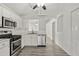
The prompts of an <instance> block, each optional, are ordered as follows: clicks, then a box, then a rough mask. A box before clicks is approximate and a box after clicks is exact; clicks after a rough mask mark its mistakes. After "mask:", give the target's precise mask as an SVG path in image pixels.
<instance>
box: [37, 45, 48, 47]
mask: <svg viewBox="0 0 79 59" xmlns="http://www.w3.org/2000/svg"><path fill="white" fill-rule="evenodd" d="M37 47H46V45H38V46H37Z"/></svg>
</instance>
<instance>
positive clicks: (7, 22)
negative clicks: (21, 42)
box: [2, 16, 16, 28]
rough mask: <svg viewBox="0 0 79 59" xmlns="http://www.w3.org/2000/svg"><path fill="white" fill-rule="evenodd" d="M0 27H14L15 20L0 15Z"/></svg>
mask: <svg viewBox="0 0 79 59" xmlns="http://www.w3.org/2000/svg"><path fill="white" fill-rule="evenodd" d="M2 27H4V28H13V27H16V22H13V21H11V20H10V18H7V17H3V16H2Z"/></svg>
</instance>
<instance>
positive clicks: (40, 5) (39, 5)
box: [37, 3, 45, 7]
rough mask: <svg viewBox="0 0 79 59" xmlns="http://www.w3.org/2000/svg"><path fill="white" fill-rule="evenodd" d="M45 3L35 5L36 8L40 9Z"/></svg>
mask: <svg viewBox="0 0 79 59" xmlns="http://www.w3.org/2000/svg"><path fill="white" fill-rule="evenodd" d="M44 4H45V3H37V6H38V7H42V6H43V5H44Z"/></svg>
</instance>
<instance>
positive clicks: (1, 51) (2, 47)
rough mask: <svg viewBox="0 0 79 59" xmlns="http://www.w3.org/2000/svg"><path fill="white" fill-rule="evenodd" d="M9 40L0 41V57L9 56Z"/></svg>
mask: <svg viewBox="0 0 79 59" xmlns="http://www.w3.org/2000/svg"><path fill="white" fill-rule="evenodd" d="M9 43H10V42H9V39H0V56H10V45H9Z"/></svg>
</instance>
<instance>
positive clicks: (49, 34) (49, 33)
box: [46, 18, 56, 40]
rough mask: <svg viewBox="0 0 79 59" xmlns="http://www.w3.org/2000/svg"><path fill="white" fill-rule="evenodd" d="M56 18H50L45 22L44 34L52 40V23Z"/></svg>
mask: <svg viewBox="0 0 79 59" xmlns="http://www.w3.org/2000/svg"><path fill="white" fill-rule="evenodd" d="M55 21H56V19H54V18H53V19H51V20H50V21H49V22H48V23H47V24H46V35H47V37H49V38H50V39H51V40H52V23H53V22H55Z"/></svg>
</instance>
